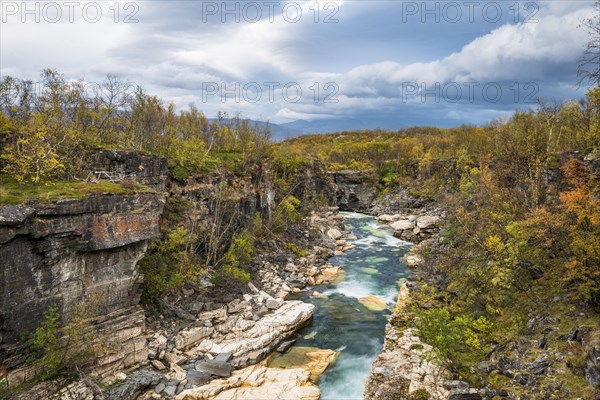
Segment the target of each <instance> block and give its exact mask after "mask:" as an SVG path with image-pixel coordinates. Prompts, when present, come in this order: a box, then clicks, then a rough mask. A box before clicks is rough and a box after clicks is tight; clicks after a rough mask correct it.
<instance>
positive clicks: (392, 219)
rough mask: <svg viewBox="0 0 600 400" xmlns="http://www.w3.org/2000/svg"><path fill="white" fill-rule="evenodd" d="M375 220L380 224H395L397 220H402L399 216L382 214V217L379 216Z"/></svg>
mask: <svg viewBox="0 0 600 400" xmlns="http://www.w3.org/2000/svg"><path fill="white" fill-rule="evenodd" d="M377 219H378V220H379V221H380V222H384V223H388V224H389V223H391V222H396V221H398V220H399V219H402V215H401V214H383V215H380V216H379V217H377Z"/></svg>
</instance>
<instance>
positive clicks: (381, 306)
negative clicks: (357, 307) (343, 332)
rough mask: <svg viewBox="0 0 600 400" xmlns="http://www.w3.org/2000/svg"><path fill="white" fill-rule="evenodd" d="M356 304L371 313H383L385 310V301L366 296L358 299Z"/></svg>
mask: <svg viewBox="0 0 600 400" xmlns="http://www.w3.org/2000/svg"><path fill="white" fill-rule="evenodd" d="M358 302H359V303H360V304H362V305H363V306H365V307H367V308H368V309H369V310H371V311H383V310H385V309H386V308H387V304H385V301H383V300H382V299H380V298H379V297H377V296H366V297H361V298H360V299H358Z"/></svg>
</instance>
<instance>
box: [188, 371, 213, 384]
mask: <svg viewBox="0 0 600 400" xmlns="http://www.w3.org/2000/svg"><path fill="white" fill-rule="evenodd" d="M210 377H211V374H210V373H209V372H204V371H196V370H190V371H188V372H187V375H186V379H187V381H188V383H190V384H192V385H194V386H202V385H206V384H207V383H208V382H210Z"/></svg>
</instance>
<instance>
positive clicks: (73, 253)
mask: <svg viewBox="0 0 600 400" xmlns="http://www.w3.org/2000/svg"><path fill="white" fill-rule="evenodd" d="M163 204H164V199H163V198H162V197H161V196H160V195H157V194H150V193H146V194H137V195H129V196H116V195H102V196H93V197H88V198H86V199H82V200H66V201H58V202H55V203H39V204H32V205H29V206H26V207H25V206H6V207H3V208H0V293H1V295H2V297H1V298H0V301H1V304H2V306H1V311H0V324H1V325H0V341H1V350H0V363H1V364H2V366H3V367H4V368H5V369H6V370H7V371H8V382H9V384H10V385H15V384H19V383H21V382H22V381H24V380H26V379H28V378H31V377H32V376H34V375H35V373H36V370H35V368H34V367H27V366H26V364H27V358H28V353H27V351H26V348H25V346H24V345H23V344H22V342H21V341H20V340H19V336H20V335H22V334H23V333H26V332H32V331H33V330H35V329H36V328H37V327H38V326H39V324H40V323H41V322H42V320H43V319H44V313H45V312H46V311H47V310H48V308H49V307H50V306H57V307H58V308H59V310H60V314H61V316H62V318H63V322H66V321H67V320H68V319H69V318H70V316H71V314H72V313H73V312H74V310H75V309H76V308H77V307H78V306H79V305H80V304H81V303H83V302H85V301H86V300H87V299H90V298H91V297H94V298H96V299H97V302H98V304H97V305H98V308H99V316H98V317H95V318H93V321H90V326H93V327H94V329H95V330H96V331H98V332H101V335H102V336H103V337H104V338H106V339H110V340H112V342H113V344H114V346H112V347H111V351H109V352H108V353H106V354H105V355H104V356H103V357H102V358H101V359H99V360H98V362H97V365H96V367H97V369H96V374H97V376H98V377H99V378H104V377H108V376H110V375H111V374H113V373H114V372H115V371H119V370H121V369H128V368H133V367H136V366H139V365H140V364H141V363H143V362H145V360H146V359H147V348H146V339H145V337H144V336H143V332H144V326H145V324H144V318H145V317H144V312H143V311H142V310H141V308H140V307H139V306H138V303H139V293H138V286H139V278H140V277H139V273H138V270H137V268H136V263H137V261H138V260H139V259H140V258H141V257H142V256H143V255H144V252H145V250H146V248H147V244H148V241H149V240H151V239H153V238H155V237H157V236H158V234H159V230H158V227H159V218H160V214H161V212H162V208H163Z"/></svg>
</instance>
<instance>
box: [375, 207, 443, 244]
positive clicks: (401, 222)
mask: <svg viewBox="0 0 600 400" xmlns="http://www.w3.org/2000/svg"><path fill="white" fill-rule="evenodd" d="M378 219H379V221H380V222H383V223H387V224H389V225H390V226H391V227H392V229H394V236H396V237H398V238H400V239H402V240H406V241H408V242H413V243H419V242H422V241H423V240H426V239H429V238H430V237H432V236H433V235H434V234H435V233H436V232H438V231H439V230H440V227H441V225H442V223H443V219H442V217H441V216H439V215H436V213H427V214H425V215H403V214H392V215H389V214H384V215H380V216H379V217H378Z"/></svg>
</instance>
